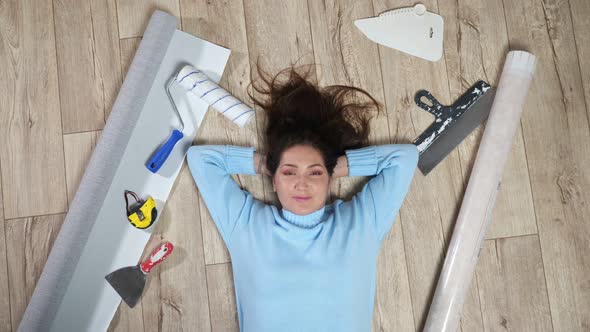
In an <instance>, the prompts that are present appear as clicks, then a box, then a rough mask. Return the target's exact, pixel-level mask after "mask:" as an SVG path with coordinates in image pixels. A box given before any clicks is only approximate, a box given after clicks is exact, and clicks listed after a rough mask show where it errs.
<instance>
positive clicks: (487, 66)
mask: <svg viewBox="0 0 590 332" xmlns="http://www.w3.org/2000/svg"><path fill="white" fill-rule="evenodd" d="M439 6H440V11H441V15H442V16H443V17H444V18H445V42H444V51H445V60H446V63H447V72H448V75H449V89H450V92H451V97H452V99H453V100H455V99H457V98H458V97H459V96H460V95H461V94H463V92H465V90H467V89H468V88H469V87H471V85H473V84H474V83H475V82H476V81H478V80H481V79H483V80H485V81H486V82H488V83H490V84H491V85H492V86H497V84H498V80H499V78H500V74H501V71H502V68H503V65H504V58H505V57H506V53H507V50H508V35H507V32H506V22H505V19H504V11H503V6H502V1H501V0H494V1H483V0H478V1H459V2H458V3H457V4H456V3H454V2H449V1H445V2H440V3H439ZM484 127H485V125H482V126H480V127H479V128H478V129H477V130H475V131H474V132H473V133H472V134H471V135H470V136H468V137H467V138H466V139H465V140H464V141H463V143H462V144H460V145H459V146H458V151H459V156H460V158H461V166H462V171H463V177H464V179H466V180H468V179H469V175H470V174H471V168H472V167H473V162H474V161H475V157H476V155H477V150H478V148H479V142H480V141H481V136H482V134H483V130H484ZM535 233H537V224H536V221H535V213H534V208H533V198H532V193H531V188H530V181H529V174H528V168H527V164H526V156H525V150H524V143H523V140H522V132H521V131H520V130H519V131H518V132H517V134H516V138H515V143H514V146H513V148H512V153H511V156H510V158H509V161H508V163H507V165H506V168H505V171H504V178H503V182H502V190H501V191H500V193H499V194H498V198H497V203H496V207H495V209H494V222H493V223H492V226H491V227H490V229H489V231H488V234H487V238H499V237H507V236H518V235H526V234H535Z"/></svg>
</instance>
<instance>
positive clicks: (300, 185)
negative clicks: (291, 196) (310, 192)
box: [295, 176, 309, 189]
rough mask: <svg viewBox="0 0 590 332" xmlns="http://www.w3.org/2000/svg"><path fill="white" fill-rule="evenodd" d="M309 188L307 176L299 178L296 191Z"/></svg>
mask: <svg viewBox="0 0 590 332" xmlns="http://www.w3.org/2000/svg"><path fill="white" fill-rule="evenodd" d="M308 186H309V184H308V182H307V178H306V177H305V176H300V177H298V178H297V181H296V182H295V189H306V188H307V187H308Z"/></svg>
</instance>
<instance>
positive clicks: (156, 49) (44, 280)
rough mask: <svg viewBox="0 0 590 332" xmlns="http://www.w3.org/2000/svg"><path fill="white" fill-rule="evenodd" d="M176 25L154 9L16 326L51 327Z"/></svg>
mask: <svg viewBox="0 0 590 332" xmlns="http://www.w3.org/2000/svg"><path fill="white" fill-rule="evenodd" d="M176 25H177V19H176V17H174V16H172V15H169V14H167V13H164V12H161V11H155V12H154V14H153V15H152V17H151V19H150V21H149V24H148V26H147V28H146V31H145V33H144V36H143V39H142V41H141V43H140V45H139V48H138V50H137V52H136V54H135V57H134V59H133V62H132V63H131V66H130V67H129V71H128V73H127V76H126V77H125V81H124V82H123V85H122V87H121V89H120V91H119V95H118V96H117V99H116V101H115V103H114V105H113V109H112V111H111V114H110V116H109V118H108V120H107V122H106V124H105V127H104V129H103V132H102V135H101V137H100V139H99V141H98V144H97V145H96V147H95V149H94V153H93V154H92V157H91V159H90V162H89V163H88V166H87V168H86V172H85V173H84V176H83V177H82V180H81V182H80V186H79V189H78V191H77V193H76V195H75V196H74V199H73V201H72V204H71V205H70V209H69V212H68V214H67V215H66V218H65V221H64V223H63V226H62V228H61V230H60V232H59V234H58V236H57V238H56V240H55V244H54V245H53V248H52V250H51V253H50V254H49V257H48V259H47V262H46V264H45V268H44V269H43V273H42V274H41V277H40V278H39V281H38V282H37V286H36V288H35V291H34V292H33V295H32V297H31V301H30V302H29V305H28V306H27V309H26V311H25V313H24V315H23V318H22V320H21V322H20V325H19V328H18V331H23V332H24V331H46V330H49V328H50V327H51V324H52V322H53V320H54V318H55V315H56V312H57V310H58V309H59V306H60V303H61V302H62V299H63V296H64V293H65V291H66V289H67V287H68V284H69V282H70V280H71V278H72V274H73V272H74V270H75V268H76V266H77V264H78V262H79V259H80V254H81V253H82V251H83V249H84V247H85V245H86V242H87V240H88V237H89V234H90V231H91V230H92V226H93V225H94V222H95V219H93V218H92V217H93V216H96V215H97V214H98V211H99V209H100V208H101V205H102V204H101V202H103V201H104V200H105V198H106V195H107V190H108V188H109V185H110V184H111V182H112V181H113V178H114V176H115V172H116V170H117V168H118V166H119V163H120V161H121V157H122V155H123V153H124V150H125V147H126V146H127V142H128V141H129V139H130V136H131V133H132V131H133V129H134V127H133V126H132V125H131V124H134V123H136V121H137V119H138V117H139V115H140V113H141V110H142V108H143V105H144V103H145V101H146V99H147V96H148V93H149V91H150V89H151V87H152V84H153V82H154V79H155V76H156V73H157V69H158V67H159V66H160V63H161V62H162V59H163V58H164V55H165V53H166V50H167V48H168V45H169V43H170V41H171V39H172V36H173V34H174V32H175V29H176Z"/></svg>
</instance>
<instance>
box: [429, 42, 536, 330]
mask: <svg viewBox="0 0 590 332" xmlns="http://www.w3.org/2000/svg"><path fill="white" fill-rule="evenodd" d="M536 63H537V60H536V58H535V56H534V55H532V54H530V53H527V52H523V51H511V52H509V53H508V55H507V56H506V62H505V63H504V69H503V71H502V76H501V77H500V82H499V84H498V88H497V90H496V96H495V98H494V103H493V105H492V109H491V111H490V115H489V117H488V121H487V124H486V128H485V131H484V134H483V137H482V140H481V143H480V147H479V150H478V152H477V157H476V159H475V164H474V165H473V170H472V171H471V176H470V177H469V184H468V185H467V190H466V191H465V196H464V197H463V203H462V205H461V209H460V211H459V215H458V217H457V222H456V224H455V229H454V231H453V235H452V238H451V242H450V244H449V249H448V251H447V256H446V258H445V262H444V265H443V268H442V272H441V274H440V277H439V280H438V285H437V287H436V291H435V294H434V298H433V300H432V305H431V306H430V311H429V313H428V317H427V319H426V324H425V326H424V331H429V332H434V331H436V332H441V331H442V332H455V331H457V328H458V326H459V320H460V318H461V313H462V311H463V303H464V301H465V296H466V295H467V292H468V290H469V286H470V284H471V280H472V278H473V272H474V270H475V266H476V264H477V260H478V258H479V252H480V250H481V247H482V244H483V241H484V239H485V235H486V232H487V229H488V227H489V225H490V223H491V221H492V211H493V209H494V205H495V202H496V196H497V194H498V191H499V189H500V183H501V181H502V173H503V172H504V166H505V165H506V161H507V159H508V156H509V154H510V151H511V148H512V143H513V141H514V136H515V134H516V131H517V129H518V126H519V125H520V116H521V114H522V110H523V107H524V103H525V101H526V96H527V93H528V91H529V86H530V84H531V80H532V78H533V73H534V71H535V66H536Z"/></svg>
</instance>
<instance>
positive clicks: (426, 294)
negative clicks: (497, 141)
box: [373, 0, 479, 330]
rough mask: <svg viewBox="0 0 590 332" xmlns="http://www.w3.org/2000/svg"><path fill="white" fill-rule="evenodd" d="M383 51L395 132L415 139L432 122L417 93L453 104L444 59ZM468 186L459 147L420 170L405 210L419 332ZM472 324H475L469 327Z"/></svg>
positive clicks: (394, 4) (399, 3) (386, 5)
mask: <svg viewBox="0 0 590 332" xmlns="http://www.w3.org/2000/svg"><path fill="white" fill-rule="evenodd" d="M373 3H374V6H375V10H374V14H375V15H377V14H379V13H381V12H384V11H386V10H389V9H393V8H400V7H411V6H413V5H414V3H413V2H411V1H405V0H394V1H377V0H375V1H373ZM424 5H426V8H428V9H429V10H430V11H434V12H437V10H438V9H437V6H436V2H435V1H426V2H424ZM379 52H380V56H381V72H382V75H383V82H384V91H385V101H386V105H387V110H388V120H389V128H390V132H391V136H392V137H398V140H399V141H403V142H411V141H413V139H414V138H415V137H417V136H418V135H419V134H420V133H421V132H422V131H423V130H424V129H426V127H428V126H429V125H430V123H431V122H432V121H433V118H432V116H431V115H430V114H428V113H427V112H425V111H422V110H421V109H419V108H418V107H417V106H415V104H414V95H415V93H416V91H418V90H421V89H426V90H428V91H430V92H431V93H432V94H433V95H434V96H436V97H437V99H439V101H441V103H443V104H446V103H450V94H449V86H448V79H447V73H446V65H445V60H444V59H441V60H440V61H438V62H429V61H426V60H422V59H419V58H416V57H412V56H409V55H407V54H405V53H402V52H400V51H397V50H393V49H390V48H386V47H382V46H380V47H379ZM463 186H464V184H463V176H462V172H461V165H460V161H459V158H458V153H457V152H456V151H454V152H452V153H451V154H450V155H449V156H448V157H447V158H446V159H445V160H444V161H443V162H442V163H440V164H439V165H438V166H437V167H436V168H435V169H434V170H433V171H432V172H431V173H429V174H428V176H426V177H425V176H423V175H422V174H421V173H420V172H419V171H417V172H416V175H415V177H414V180H413V184H412V187H411V188H410V192H409V193H408V196H407V197H406V200H405V203H404V205H403V206H402V209H401V213H400V216H401V225H402V230H403V235H404V238H405V239H411V241H405V242H404V246H405V252H406V257H407V264H408V275H409V281H410V291H411V297H412V306H413V312H414V323H415V327H416V329H417V330H421V329H422V327H423V324H424V321H425V319H426V314H427V313H428V308H429V306H430V302H431V298H432V295H433V293H434V289H435V287H436V283H437V281H438V275H439V272H440V269H441V267H442V263H443V260H444V255H445V252H446V250H445V248H446V243H447V241H448V239H449V237H450V235H451V232H452V226H453V223H454V221H455V218H456V215H457V212H458V207H459V205H460V198H461V195H462V190H463V189H462V188H463ZM472 298H473V296H470V297H469V299H472ZM465 307H467V308H474V309H472V310H478V307H479V306H478V303H472V302H466V304H465ZM474 316H476V315H467V316H465V317H474ZM473 324H476V323H470V324H468V325H473Z"/></svg>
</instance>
